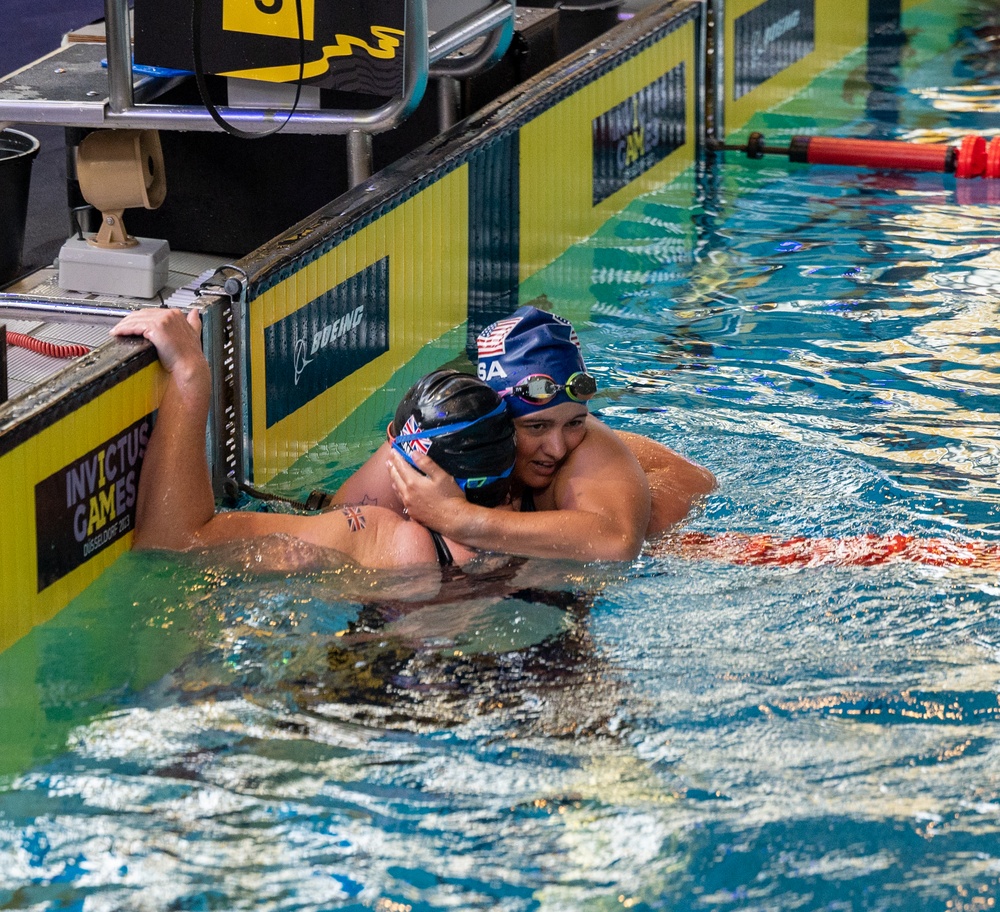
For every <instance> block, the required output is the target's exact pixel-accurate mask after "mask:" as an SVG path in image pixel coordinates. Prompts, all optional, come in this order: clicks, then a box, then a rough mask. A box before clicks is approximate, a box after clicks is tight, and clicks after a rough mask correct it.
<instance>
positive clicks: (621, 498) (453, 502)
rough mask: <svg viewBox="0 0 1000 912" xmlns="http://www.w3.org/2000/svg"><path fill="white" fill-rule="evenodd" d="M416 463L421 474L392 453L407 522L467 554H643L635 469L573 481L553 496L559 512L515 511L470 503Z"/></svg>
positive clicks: (642, 511) (642, 496) (430, 467)
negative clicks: (444, 538)
mask: <svg viewBox="0 0 1000 912" xmlns="http://www.w3.org/2000/svg"><path fill="white" fill-rule="evenodd" d="M414 459H415V461H416V463H417V465H418V466H419V468H420V470H421V471H422V472H424V473H425V474H424V475H420V474H419V473H417V472H414V471H413V469H412V468H411V467H410V466H408V465H407V464H406V462H405V460H403V459H402V457H400V456H399V455H398V454H397V453H392V454H391V455H390V468H389V472H390V475H391V476H392V477H393V481H394V483H395V484H397V485H398V488H399V491H400V495H401V498H402V500H403V502H404V503H405V504H406V506H407V509H408V510H409V513H410V516H411V517H412V518H414V519H416V520H417V521H419V522H421V523H423V524H424V525H427V526H429V527H430V528H433V529H436V530H437V531H438V532H441V533H442V534H443V535H446V536H448V537H449V538H451V539H454V540H455V541H458V542H461V543H462V544H463V545H467V546H468V547H470V548H477V549H480V550H484V551H500V552H504V553H507V554H518V555H521V556H523V557H547V558H564V559H570V560H579V561H625V560H632V559H634V558H635V557H636V556H637V555H638V554H639V551H640V550H641V548H642V543H643V534H642V533H643V531H644V530H645V527H646V519H647V517H648V512H649V494H648V488H647V487H646V485H645V481H644V479H643V478H642V477H641V474H639V469H638V466H635V467H634V472H635V473H636V474H639V477H633V474H632V473H631V472H629V471H628V467H627V466H625V467H620V466H617V465H616V466H614V467H612V468H610V469H609V470H608V471H607V473H606V474H604V473H600V476H598V474H596V473H595V474H594V475H592V476H591V477H587V476H586V475H578V476H577V477H575V478H574V479H573V480H572V481H571V482H568V483H566V484H565V485H563V488H562V490H561V491H560V492H559V493H558V494H557V496H556V502H557V509H555V510H546V511H541V512H538V513H515V512H511V511H508V510H490V509H487V508H485V507H479V506H476V505H475V504H471V503H469V502H468V501H467V500H466V499H465V497H464V495H463V494H462V492H461V491H460V490H459V489H458V486H457V485H455V483H454V480H452V479H451V477H450V476H449V475H448V474H447V473H446V472H445V471H444V470H443V469H441V468H440V466H438V465H437V464H436V463H435V462H434V461H433V460H432V459H430V458H429V457H427V456H424V455H420V454H417V455H416V456H415V457H414ZM619 469H622V470H621V471H618V470H619Z"/></svg>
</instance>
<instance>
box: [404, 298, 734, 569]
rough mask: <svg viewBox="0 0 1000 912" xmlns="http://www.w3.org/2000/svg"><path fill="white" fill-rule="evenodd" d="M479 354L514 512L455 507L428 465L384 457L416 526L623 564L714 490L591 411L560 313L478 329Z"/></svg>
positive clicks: (686, 466)
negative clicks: (503, 446) (508, 451)
mask: <svg viewBox="0 0 1000 912" xmlns="http://www.w3.org/2000/svg"><path fill="white" fill-rule="evenodd" d="M478 353H479V364H478V373H479V377H480V379H482V380H483V381H485V382H486V383H487V384H489V385H490V386H491V387H492V388H493V389H494V390H496V392H498V393H499V394H500V395H501V396H502V397H503V400H504V402H505V403H506V405H507V408H508V410H509V412H510V414H511V415H512V416H513V418H514V425H515V429H516V443H517V456H516V461H515V463H514V472H513V476H512V485H511V491H512V494H513V496H514V497H515V499H516V501H517V503H518V505H519V506H520V510H521V511H520V512H511V511H506V510H495V511H490V510H484V509H482V508H480V507H477V506H476V505H474V504H469V503H468V502H467V501H465V500H464V498H462V499H461V501H460V495H461V491H460V490H459V489H458V488H457V487H456V486H455V484H454V482H453V481H452V480H451V478H450V477H449V476H448V475H447V473H445V472H444V471H442V470H441V469H440V467H438V466H435V465H434V463H433V461H432V460H430V459H427V458H425V457H421V458H418V459H416V460H415V463H416V465H417V466H418V467H419V468H420V469H421V471H423V472H425V473H426V474H425V475H423V476H421V475H418V474H417V473H415V472H413V471H412V470H410V471H408V472H406V473H404V472H403V468H404V467H405V463H403V462H402V461H401V460H399V459H392V460H391V462H390V466H389V473H390V479H391V481H392V483H393V485H394V488H395V492H396V496H397V497H398V498H399V502H400V503H401V504H402V505H403V506H404V507H405V508H406V509H407V510H408V511H409V513H410V515H411V516H413V517H415V518H417V519H418V520H419V521H420V522H423V523H425V524H428V525H431V526H432V527H433V528H438V529H440V530H441V531H443V532H444V534H446V535H448V536H449V537H451V538H453V539H455V540H456V541H461V542H462V543H463V544H466V545H468V546H470V547H475V548H481V549H484V550H494V551H506V552H509V553H513V554H521V555H524V556H528V557H561V558H572V559H576V560H583V561H594V560H602V561H603V560H631V559H633V558H634V557H636V556H637V555H638V553H639V551H640V549H641V548H642V543H643V540H644V538H645V536H646V535H647V534H652V533H654V532H657V531H660V530H662V529H663V528H666V527H668V526H669V525H670V524H672V523H673V522H676V521H679V520H680V519H682V518H683V517H684V515H686V513H687V512H688V510H689V509H690V507H691V505H692V503H693V502H694V501H695V499H696V498H698V497H700V496H701V495H702V494H705V493H708V491H710V490H711V489H712V488H713V487H714V485H715V479H714V478H713V476H712V474H711V473H710V472H708V471H707V470H705V469H703V468H701V467H700V466H697V465H695V464H694V463H692V462H689V461H688V460H686V459H684V458H683V457H682V456H680V455H679V454H677V453H674V452H673V451H672V450H669V449H668V448H667V447H664V446H663V445H662V444H659V443H656V442H655V441H652V440H650V439H649V438H645V437H641V436H639V435H636V434H628V433H616V432H615V431H612V430H611V429H610V428H609V427H607V426H606V425H605V424H604V423H603V422H601V421H600V420H598V419H597V418H596V417H594V416H593V415H591V414H590V412H589V408H588V403H589V402H590V400H591V399H593V397H594V396H595V395H596V393H597V384H596V381H595V380H594V378H593V377H592V376H591V375H590V374H589V373H588V372H587V369H586V365H585V362H584V359H583V354H582V351H581V349H580V344H579V339H578V338H577V335H576V332H575V331H574V329H573V326H572V325H571V324H570V323H569V322H568V321H567V320H565V319H563V318H562V317H559V316H557V315H555V314H552V313H549V312H548V311H545V310H541V309H539V308H537V307H534V306H531V305H526V306H524V307H520V308H518V309H517V310H516V311H515V312H514V313H513V314H511V315H510V316H509V317H507V318H505V319H503V320H498V321H496V322H495V323H493V324H491V325H490V326H488V327H487V328H486V329H485V330H484V331H483V332H482V333H481V334H480V337H479V339H478ZM647 475H648V476H649V477H648V478H647ZM654 478H655V482H656V484H655V488H654V490H655V492H656V499H657V509H656V510H655V511H654V510H653V509H652V504H653V499H652V498H651V481H653V480H654Z"/></svg>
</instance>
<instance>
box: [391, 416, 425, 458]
mask: <svg viewBox="0 0 1000 912" xmlns="http://www.w3.org/2000/svg"><path fill="white" fill-rule="evenodd" d="M420 431H421V427H420V423H419V422H418V421H417V416H416V415H410V417H409V418H407V419H406V424H404V425H403V429H402V430H401V431H400V432H399V436H400V437H402V436H403V435H404V434H419V433H420ZM400 447H401V448H402V449H403V452H405V453H406V454H407V455H410V456H412V455H413V453H414V452H417V453H424V454H426V453H427V451H428V450H429V449H430V448H431V441H430V440H427V439H426V438H421V439H419V440H404V441H403V442H402V443H401V444H400Z"/></svg>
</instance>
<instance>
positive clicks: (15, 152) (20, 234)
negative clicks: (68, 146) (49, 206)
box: [0, 129, 39, 285]
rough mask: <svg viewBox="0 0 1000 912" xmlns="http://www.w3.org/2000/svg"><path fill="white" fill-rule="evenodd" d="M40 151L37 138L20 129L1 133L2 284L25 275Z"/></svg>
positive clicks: (0, 243)
mask: <svg viewBox="0 0 1000 912" xmlns="http://www.w3.org/2000/svg"><path fill="white" fill-rule="evenodd" d="M38 149H39V142H38V140H37V139H35V137H34V136H29V135H28V134H27V133H22V132H21V131H20V130H10V129H7V130H0V285H4V284H6V283H7V282H9V281H11V280H12V279H15V278H17V276H18V275H20V272H21V254H22V252H23V250H24V226H25V223H26V222H27V220H28V187H29V185H30V184H31V164H32V162H33V161H34V160H35V156H36V155H38Z"/></svg>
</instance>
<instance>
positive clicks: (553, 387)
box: [508, 371, 597, 405]
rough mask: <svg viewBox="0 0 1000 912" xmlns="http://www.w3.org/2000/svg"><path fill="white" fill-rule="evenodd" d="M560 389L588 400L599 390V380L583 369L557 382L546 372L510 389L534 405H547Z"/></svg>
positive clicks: (582, 399) (575, 396)
mask: <svg viewBox="0 0 1000 912" xmlns="http://www.w3.org/2000/svg"><path fill="white" fill-rule="evenodd" d="M560 390H566V395H567V396H569V397H570V399H574V400H575V401H577V402H586V401H587V400H588V399H591V398H593V396H594V394H595V393H596V392H597V381H596V380H595V379H594V378H593V377H591V376H590V374H585V373H583V372H582V371H578V372H577V373H575V374H572V375H570V378H569V379H568V380H567V381H566V382H565V383H564V384H559V383H556V382H555V380H553V379H552V378H551V377H549V376H547V375H546V374H532V375H531V376H529V377H525V378H524V379H523V380H522V381H521V382H520V383H518V384H516V385H515V386H513V387H511V389H510V390H509V391H508V392H510V393H513V394H514V395H515V396H518V397H519V398H521V399H523V400H524V401H525V402H530V403H531V404H532V405H545V403H546V402H551V401H552V400H553V399H554V398H555V397H556V394H557V393H559V391H560Z"/></svg>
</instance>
